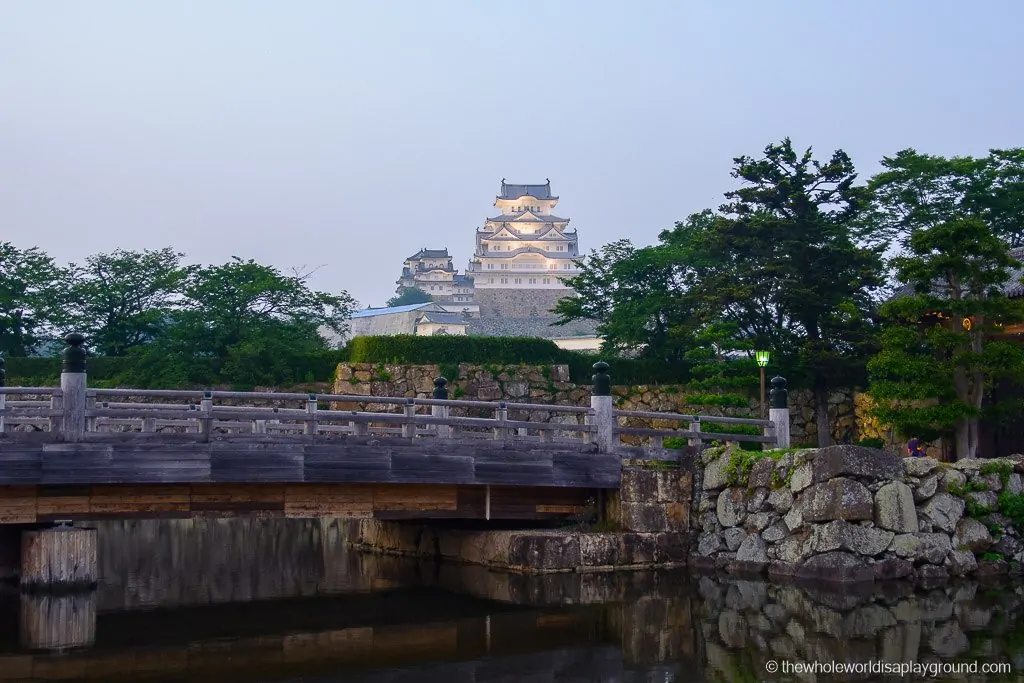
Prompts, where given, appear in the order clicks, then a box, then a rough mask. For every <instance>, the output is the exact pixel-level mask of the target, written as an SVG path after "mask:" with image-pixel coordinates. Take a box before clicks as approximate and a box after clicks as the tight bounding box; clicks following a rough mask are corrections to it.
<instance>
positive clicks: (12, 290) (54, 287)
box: [0, 242, 67, 356]
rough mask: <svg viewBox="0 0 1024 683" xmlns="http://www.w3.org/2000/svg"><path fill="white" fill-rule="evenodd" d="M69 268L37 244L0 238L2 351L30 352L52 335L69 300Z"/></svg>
mask: <svg viewBox="0 0 1024 683" xmlns="http://www.w3.org/2000/svg"><path fill="white" fill-rule="evenodd" d="M66 275H67V274H66V271H65V270H63V269H62V268H60V267H58V266H57V265H56V264H55V263H54V261H53V259H52V258H50V256H48V255H47V254H46V253H44V252H43V251H42V250H40V249H38V248H37V247H31V248H29V249H18V248H17V247H15V246H14V245H13V244H11V243H10V242H0V352H2V353H3V354H4V355H9V356H28V355H32V354H33V353H35V352H36V351H37V348H38V345H39V344H40V342H44V341H47V340H48V339H50V338H52V337H53V333H54V329H53V325H52V324H51V323H53V322H54V321H59V320H60V319H61V312H62V311H63V310H64V303H65V301H66V288H65V287H64V286H62V284H63V282H64V281H65V279H66Z"/></svg>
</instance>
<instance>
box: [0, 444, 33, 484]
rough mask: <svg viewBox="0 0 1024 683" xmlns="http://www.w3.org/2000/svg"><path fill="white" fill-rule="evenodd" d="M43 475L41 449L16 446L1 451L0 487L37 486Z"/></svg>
mask: <svg viewBox="0 0 1024 683" xmlns="http://www.w3.org/2000/svg"><path fill="white" fill-rule="evenodd" d="M41 473H42V449H41V448H40V447H23V446H14V447H13V448H3V449H2V450H0V485H17V484H36V483H38V482H39V479H40V475H41Z"/></svg>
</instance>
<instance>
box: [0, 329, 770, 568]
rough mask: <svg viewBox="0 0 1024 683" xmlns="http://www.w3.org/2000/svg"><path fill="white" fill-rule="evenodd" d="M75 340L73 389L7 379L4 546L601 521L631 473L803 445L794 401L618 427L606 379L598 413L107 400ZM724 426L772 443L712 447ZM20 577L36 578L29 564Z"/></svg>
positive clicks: (601, 368) (1, 422)
mask: <svg viewBox="0 0 1024 683" xmlns="http://www.w3.org/2000/svg"><path fill="white" fill-rule="evenodd" d="M66 340H67V342H68V344H69V346H68V348H67V349H66V350H65V352H64V362H63V367H62V374H61V381H60V387H4V386H3V385H2V378H3V375H2V366H0V528H2V525H5V524H6V525H11V524H40V523H54V522H73V521H76V520H94V519H101V518H128V517H190V516H234V515H239V514H254V515H266V516H286V517H375V518H379V519H411V518H416V519H462V520H472V519H479V520H542V519H549V518H559V517H565V516H572V515H583V514H585V515H588V516H589V515H590V514H591V513H594V512H597V511H598V510H599V509H600V506H601V503H600V501H601V499H602V498H603V495H604V493H605V492H607V491H608V490H614V489H617V488H618V487H619V481H620V476H621V468H622V460H623V459H624V458H634V459H651V460H679V459H680V457H681V453H683V452H685V451H687V450H689V451H691V452H692V451H694V450H696V449H697V448H698V447H699V446H700V444H701V443H703V442H708V441H753V442H760V443H764V444H771V445H779V446H788V443H789V428H788V424H789V421H788V409H785V405H784V404H785V389H784V388H782V387H780V386H777V387H776V390H775V391H773V401H774V403H773V406H774V407H773V410H772V414H771V418H772V419H771V420H753V419H744V418H729V417H717V416H715V417H704V416H700V415H682V414H675V413H660V412H640V411H625V410H616V409H615V407H614V404H613V398H612V396H611V391H610V389H611V380H610V377H609V374H608V369H609V367H608V364H607V363H604V362H598V363H596V364H595V365H594V369H595V374H594V386H593V392H592V393H593V395H592V397H591V405H590V406H589V407H587V406H560V405H546V404H532V403H509V402H497V403H494V402H486V401H464V400H450V399H449V398H448V395H447V394H448V390H447V380H446V379H445V378H443V377H439V378H437V379H436V380H435V382H434V385H435V389H434V392H433V395H432V397H431V398H425V397H424V398H417V397H390V396H363V395H345V394H293V393H273V392H272V393H257V392H233V391H177V390H141V389H103V388H90V387H88V386H87V383H86V372H85V355H86V354H85V350H84V349H83V348H82V344H83V342H84V338H83V337H81V335H74V334H72V335H68V337H67V338H66ZM773 382H783V383H784V380H781V378H776V380H773ZM780 392H781V393H780ZM779 396H781V400H777V399H778V398H779ZM709 420H713V421H714V422H715V423H727V424H728V423H733V424H737V423H738V424H746V425H757V426H758V427H760V428H763V430H764V433H763V434H756V435H743V434H726V433H714V432H705V431H703V430H702V429H701V424H702V422H704V421H709ZM673 425H677V426H680V425H685V426H683V427H682V428H672V426H673ZM776 427H778V428H776ZM670 438H672V439H675V441H674V442H673V441H666V439H670ZM624 439H627V440H628V442H624ZM666 446H672V448H666ZM33 542H34V541H33ZM40 552H41V553H44V554H45V553H47V552H49V551H46V550H40ZM21 560H22V569H24V568H25V562H26V560H25V551H24V549H23V550H22V558H21ZM47 563H49V560H47ZM0 568H2V559H0Z"/></svg>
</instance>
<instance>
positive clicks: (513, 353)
mask: <svg viewBox="0 0 1024 683" xmlns="http://www.w3.org/2000/svg"><path fill="white" fill-rule="evenodd" d="M346 348H347V350H348V352H349V357H348V360H349V361H351V362H353V363H391V364H394V365H420V364H428V363H437V364H457V363H471V364H475V365H553V364H559V365H568V366H569V376H570V379H571V380H572V381H573V382H575V383H577V384H589V383H590V380H591V377H592V376H593V374H594V370H593V366H594V363H595V362H596V361H597V360H598V358H602V356H595V355H594V354H588V353H580V352H578V351H567V350H565V349H560V348H558V346H557V345H556V344H555V343H554V342H553V341H551V340H550V339H538V338H536V337H472V336H468V335H466V336H463V335H445V336H438V337H424V336H417V335H395V336H387V337H356V338H354V339H352V340H351V341H350V342H349V343H348V346H347V347H346ZM605 360H606V361H607V362H608V364H609V366H611V367H610V370H609V373H610V374H611V376H612V384H679V383H682V382H685V381H686V380H687V379H689V373H688V372H687V368H686V367H685V366H682V365H669V364H666V363H663V362H660V361H650V360H638V359H632V358H605Z"/></svg>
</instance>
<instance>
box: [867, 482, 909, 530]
mask: <svg viewBox="0 0 1024 683" xmlns="http://www.w3.org/2000/svg"><path fill="white" fill-rule="evenodd" d="M874 517H875V525H877V526H879V527H881V528H882V529H888V530H889V531H895V532H896V533H900V534H906V533H913V532H915V531H917V530H918V526H917V508H915V507H914V493H913V491H911V490H910V487H909V486H907V485H906V484H904V483H903V482H901V481H891V482H889V483H888V484H885V485H883V486H882V488H880V489H878V492H877V493H876V494H875V500H874Z"/></svg>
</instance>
